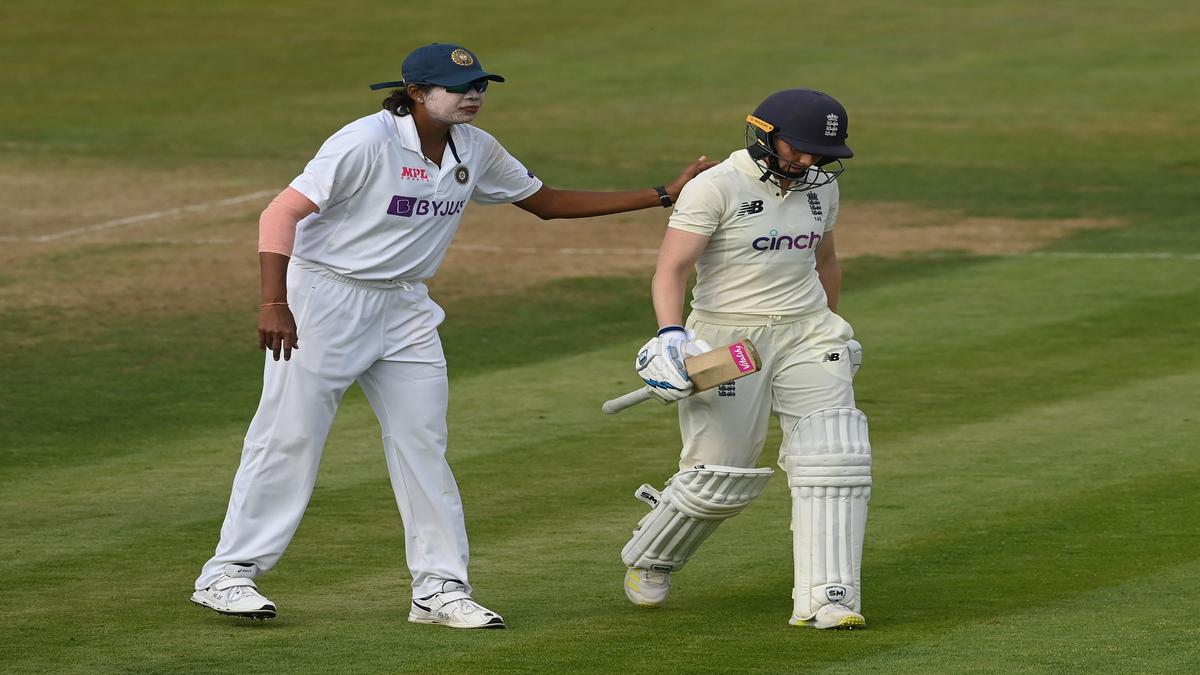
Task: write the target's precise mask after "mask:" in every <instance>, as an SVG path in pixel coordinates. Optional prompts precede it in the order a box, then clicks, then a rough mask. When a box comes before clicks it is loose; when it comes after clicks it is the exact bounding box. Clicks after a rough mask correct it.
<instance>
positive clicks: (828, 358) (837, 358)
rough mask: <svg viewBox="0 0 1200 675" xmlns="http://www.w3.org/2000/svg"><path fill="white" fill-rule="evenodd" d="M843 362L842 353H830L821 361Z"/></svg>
mask: <svg viewBox="0 0 1200 675" xmlns="http://www.w3.org/2000/svg"><path fill="white" fill-rule="evenodd" d="M841 360H842V354H841V352H829V353H828V354H826V355H825V358H823V359H821V361H841Z"/></svg>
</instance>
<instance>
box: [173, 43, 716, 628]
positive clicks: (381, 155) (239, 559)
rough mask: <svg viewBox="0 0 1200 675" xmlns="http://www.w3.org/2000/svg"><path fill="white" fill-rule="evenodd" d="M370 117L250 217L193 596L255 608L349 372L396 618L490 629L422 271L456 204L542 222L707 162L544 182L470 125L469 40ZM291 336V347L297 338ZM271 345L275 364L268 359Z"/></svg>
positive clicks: (406, 68) (654, 196)
mask: <svg viewBox="0 0 1200 675" xmlns="http://www.w3.org/2000/svg"><path fill="white" fill-rule="evenodd" d="M402 70H403V75H404V80H403V81H399V82H385V83H380V84H378V85H372V89H380V88H396V89H395V91H393V92H392V94H391V96H390V97H389V98H388V99H387V100H386V101H384V110H382V111H381V112H378V113H376V114H373V115H369V116H367V117H364V118H362V119H359V120H356V121H354V122H351V123H350V124H348V125H346V126H345V127H344V128H342V129H341V130H340V131H338V132H337V133H335V134H334V135H333V136H332V137H330V138H329V140H327V141H326V142H325V144H324V145H322V146H321V149H320V151H319V152H318V153H317V155H316V157H315V158H313V160H312V161H311V162H309V163H308V166H307V167H305V169H304V172H303V173H302V174H300V176H298V177H297V178H296V179H295V180H293V181H292V183H291V185H290V187H288V188H287V189H286V190H284V191H283V192H282V193H280V195H279V196H278V197H276V199H275V200H274V201H273V202H272V203H271V205H270V206H268V207H267V209H266V210H265V211H264V212H263V215H262V218H261V219H260V244H259V251H260V253H259V260H260V265H261V267H262V293H263V295H262V298H263V302H262V305H261V307H260V314H259V348H260V349H264V350H269V352H270V354H269V355H268V357H267V359H266V366H265V370H264V373H263V394H262V399H261V402H260V403H259V407H258V412H257V413H256V414H255V416H254V420H253V421H252V422H251V424H250V429H249V431H248V432H247V434H246V439H245V444H244V448H243V451H242V459H241V465H240V467H239V468H238V472H237V476H236V477H235V478H234V484H233V492H232V496H231V497H230V500H229V508H228V511H227V513H226V516H225V522H224V525H223V526H222V528H221V539H220V542H219V543H218V544H217V548H216V553H215V555H213V557H212V558H211V559H210V560H209V561H208V562H207V563H205V565H204V567H203V569H202V571H201V573H200V576H199V578H198V579H197V580H196V583H195V593H194V594H193V595H192V600H193V601H194V602H196V603H198V604H201V605H204V606H207V607H210V608H212V609H214V610H216V611H218V612H220V613H222V614H229V615H234V616H245V617H252V618H260V619H265V618H271V617H274V616H275V615H276V611H277V610H276V605H275V603H274V602H272V601H270V600H268V599H267V598H266V597H265V596H263V595H262V594H261V592H260V591H259V590H258V587H257V583H256V578H257V577H258V576H259V575H261V574H262V573H264V572H266V571H268V570H270V569H271V568H272V567H273V566H274V565H275V564H276V562H277V561H278V560H279V558H280V556H281V555H282V554H283V551H284V549H285V548H286V547H287V545H288V543H289V542H290V541H291V539H292V536H293V535H294V534H295V532H296V528H297V527H298V526H299V523H300V518H301V516H302V515H303V513H304V510H305V508H306V506H307V505H308V501H309V498H310V497H311V495H312V489H313V485H314V483H315V480H316V475H317V467H318V464H319V462H320V458H321V452H322V450H323V447H324V444H325V439H326V437H327V435H328V433H329V428H330V425H331V424H332V422H333V417H334V414H335V412H336V411H337V407H338V404H339V402H340V400H341V398H342V395H343V394H344V393H345V392H346V390H347V389H348V388H349V387H350V385H351V384H353V383H354V382H355V381H357V382H358V383H359V384H360V385H361V386H362V388H363V391H364V392H365V393H366V395H367V398H368V400H369V401H370V403H371V407H372V408H373V409H374V410H375V413H376V415H377V416H378V418H379V422H380V425H381V426H382V429H383V446H384V453H385V456H386V458H387V468H388V472H389V474H390V476H391V481H392V487H393V490H394V492H395V496H396V503H397V505H398V506H399V509H400V515H401V518H402V520H403V522H404V529H405V553H406V556H407V559H408V567H409V571H410V573H411V574H412V588H413V599H412V605H411V609H410V613H409V621H412V622H415V623H431V624H442V625H446V626H450V627H454V628H503V627H504V620H503V618H501V616H500V615H499V614H497V613H496V612H493V611H491V610H489V609H487V608H485V607H483V606H481V605H480V604H478V603H477V602H475V601H474V599H473V598H472V597H471V591H472V589H471V585H470V583H469V582H468V580H467V558H468V549H467V534H466V526H465V523H464V517H463V508H462V502H461V500H460V498H459V493H458V487H457V485H456V484H455V481H454V477H453V475H452V474H451V472H450V467H449V465H448V464H447V462H446V458H445V453H446V441H447V434H446V410H447V405H448V385H447V377H446V362H445V358H444V356H443V353H442V346H441V342H440V340H439V337H438V332H437V328H438V325H439V324H440V323H441V322H442V319H443V318H444V316H445V314H444V313H443V311H442V309H441V308H440V307H439V306H438V305H437V304H436V303H434V301H433V300H431V299H430V297H429V293H428V291H427V288H426V286H425V283H424V281H425V280H426V279H428V278H429V277H431V276H433V275H434V273H435V272H436V271H437V269H438V266H439V265H440V264H441V262H442V259H443V258H444V256H445V254H446V250H447V247H448V246H449V245H450V242H451V239H453V237H454V233H455V231H456V230H457V228H458V224H459V220H460V219H461V218H462V213H463V209H464V208H465V206H466V204H467V202H468V201H474V202H478V203H481V204H496V203H505V202H511V203H515V204H517V205H518V206H520V207H521V208H523V209H525V210H527V211H529V212H531V213H534V214H536V215H538V216H540V217H542V218H544V219H549V218H572V217H584V216H597V215H603V214H608V213H620V212H624V211H632V210H636V209H643V208H649V207H654V206H666V205H669V204H670V202H671V200H673V199H674V198H675V197H677V196H678V195H679V193H680V191H681V190H682V189H683V185H684V184H685V183H686V182H687V181H688V180H690V179H691V178H692V177H693V176H695V175H696V174H697V173H699V172H700V171H702V170H704V169H706V168H708V167H709V166H712V165H713V164H714V163H712V162H707V161H706V160H705V159H704V158H700V159H698V160H696V161H695V162H692V163H691V164H690V165H689V166H688V167H687V168H686V169H685V170H684V171H683V173H681V174H680V176H679V177H678V178H676V179H675V181H673V182H672V183H671V184H670V185H662V186H658V187H656V188H653V189H649V188H648V189H645V190H637V191H630V192H581V191H572V190H556V189H554V188H551V187H548V186H546V185H544V184H543V183H542V181H540V180H539V179H538V178H536V177H535V176H534V174H533V173H532V172H530V171H528V170H527V169H526V168H525V167H524V166H523V165H522V164H521V163H520V162H519V161H517V160H516V159H515V158H513V157H512V156H511V155H510V154H508V152H506V151H505V150H504V148H503V147H502V146H501V145H500V144H499V143H498V142H497V141H496V139H494V138H493V137H492V136H491V135H489V134H488V133H486V132H484V131H482V130H480V129H478V128H476V127H474V126H471V125H470V124H468V122H471V121H472V120H474V119H475V116H476V115H477V114H478V112H479V110H480V108H481V107H482V105H483V101H484V92H485V91H486V90H487V87H488V84H489V82H503V81H504V78H503V77H500V76H499V75H495V74H493V73H488V72H486V71H484V70H483V69H482V66H481V65H480V64H479V60H478V59H477V58H476V56H475V55H474V54H473V53H471V52H470V51H469V50H467V49H464V48H463V47H460V46H457V45H452V44H436V43H435V44H431V45H427V46H425V47H421V48H419V49H417V50H415V51H414V52H412V53H411V54H410V55H409V56H408V57H407V58H406V59H405V61H404V64H403V67H402ZM301 337H303V339H304V341H303V348H301V344H300V338H301ZM281 353H282V356H283V360H282V361H280V360H279V357H280V355H281Z"/></svg>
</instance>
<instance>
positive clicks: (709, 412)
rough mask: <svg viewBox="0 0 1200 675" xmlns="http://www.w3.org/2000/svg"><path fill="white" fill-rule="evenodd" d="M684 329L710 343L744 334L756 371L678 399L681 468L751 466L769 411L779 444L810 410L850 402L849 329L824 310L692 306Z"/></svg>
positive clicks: (850, 404) (759, 449)
mask: <svg viewBox="0 0 1200 675" xmlns="http://www.w3.org/2000/svg"><path fill="white" fill-rule="evenodd" d="M687 327H688V328H690V329H692V330H694V331H696V336H697V337H700V338H703V339H704V340H706V341H707V342H708V343H709V344H711V345H713V346H715V347H716V346H721V345H726V344H730V343H732V342H735V341H737V340H739V339H742V338H750V340H751V341H752V342H753V343H754V346H755V347H757V348H758V354H759V356H760V357H761V358H762V370H760V371H759V372H757V373H755V374H753V375H747V376H746V377H743V378H741V379H738V380H734V381H733V382H730V383H728V384H724V385H721V386H719V387H717V388H715V389H710V390H708V391H705V392H701V393H699V394H696V395H694V396H689V397H687V398H685V399H682V400H680V401H679V430H680V434H681V436H682V437H683V452H682V453H681V454H680V458H679V468H680V469H690V468H692V467H694V466H695V465H697V464H720V465H724V466H738V467H745V468H753V467H754V466H757V463H758V457H759V454H760V453H761V452H762V446H763V443H764V442H765V441H766V438H767V423H768V420H769V418H770V414H771V412H772V411H774V412H775V413H776V414H777V415H778V416H779V424H780V427H781V428H782V429H783V434H784V441H783V442H784V443H785V444H786V443H787V438H788V436H789V435H790V434H791V432H792V430H793V428H794V427H795V426H796V423H797V422H798V421H799V420H800V419H801V418H803V417H804V416H806V415H808V414H809V413H812V412H814V411H817V410H820V409H822V408H837V407H847V408H853V407H855V405H854V388H853V382H852V372H851V369H850V354H849V348H848V347H847V346H846V342H847V341H848V340H850V338H852V337H854V330H853V329H852V328H851V327H850V324H848V323H846V321H845V320H844V319H842V317H840V316H838V315H837V314H834V313H833V312H831V311H829V310H828V309H822V310H819V311H817V312H813V313H811V314H806V315H801V316H765V315H763V316H760V315H752V314H724V313H721V314H718V313H712V312H703V311H700V310H694V311H693V312H692V314H691V316H689V317H688V320H687ZM780 449H781V451H782V448H780Z"/></svg>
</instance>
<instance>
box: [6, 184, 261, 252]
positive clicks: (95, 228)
mask: <svg viewBox="0 0 1200 675" xmlns="http://www.w3.org/2000/svg"><path fill="white" fill-rule="evenodd" d="M275 194H276V191H275V190H262V191H260V192H251V193H250V194H245V195H239V196H237V197H230V198H228V199H219V200H217V201H215V202H205V203H203V204H191V205H189V206H180V207H178V208H174V209H165V210H163V211H154V212H151V213H143V214H141V215H138V216H129V217H128V218H119V219H117V220H110V221H108V222H106V223H96V224H95V225H84V226H83V227H75V228H72V229H70V230H63V231H61V232H55V233H54V234H43V235H40V236H37V237H24V238H18V237H4V238H3V241H14V240H16V241H56V240H59V239H65V238H67V237H71V236H74V235H78V234H85V233H91V232H100V231H102V230H111V229H114V228H118V227H124V226H126V225H135V224H137V223H144V222H146V221H150V220H158V219H159V218H167V217H172V216H180V215H184V214H188V213H199V212H204V211H211V210H213V209H218V208H221V207H223V206H232V205H234V204H240V203H242V202H249V201H254V200H256V199H263V198H265V197H270V196H273V195H275Z"/></svg>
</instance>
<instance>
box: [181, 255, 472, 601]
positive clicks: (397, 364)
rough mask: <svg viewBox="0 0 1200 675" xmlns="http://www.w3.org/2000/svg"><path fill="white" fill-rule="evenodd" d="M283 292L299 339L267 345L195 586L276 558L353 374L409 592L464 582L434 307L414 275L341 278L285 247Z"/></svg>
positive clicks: (300, 510) (303, 503) (461, 526)
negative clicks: (375, 434)
mask: <svg viewBox="0 0 1200 675" xmlns="http://www.w3.org/2000/svg"><path fill="white" fill-rule="evenodd" d="M288 301H289V304H290V305H291V307H292V311H293V313H294V315H295V318H296V325H297V333H298V335H299V349H297V350H295V351H293V352H292V358H291V360H290V361H284V360H279V361H275V360H274V359H273V358H272V355H271V353H270V352H268V353H267V358H266V368H265V370H264V372H263V393H262V400H261V401H260V403H259V406H258V412H257V413H255V415H254V420H253V421H252V422H251V423H250V429H249V431H248V432H247V433H246V440H245V445H244V447H243V450H242V461H241V465H240V466H239V467H238V470H237V475H236V477H235V478H234V480H233V493H232V495H231V496H230V498H229V509H228V511H227V512H226V514H225V522H224V524H223V525H222V526H221V540H220V543H218V544H217V549H216V554H215V555H214V556H213V557H212V559H211V560H209V561H208V562H207V563H205V564H204V569H203V571H202V572H201V574H200V577H199V578H198V579H196V588H197V589H202V588H207V587H208V586H210V585H211V584H212V583H213V582H214V581H216V579H217V578H218V577H220V576H221V574H222V571H223V568H224V566H225V565H226V564H229V563H253V564H254V565H256V566H257V568H258V571H259V572H266V571H267V570H269V569H271V568H272V567H274V566H275V563H276V562H277V561H278V560H279V557H280V556H281V555H283V551H284V549H286V548H287V545H288V543H289V542H290V541H291V540H292V537H293V536H294V535H295V533H296V528H297V527H298V526H299V525H300V518H301V516H302V515H304V510H305V508H306V507H307V506H308V501H309V498H310V497H311V496H312V490H313V485H314V483H315V482H316V478H317V467H318V465H319V464H320V461H321V452H322V450H323V449H324V446H325V439H326V437H327V436H328V435H329V428H330V425H331V424H332V423H333V417H334V414H335V413H336V412H337V407H338V403H339V402H340V401H341V399H342V395H343V394H345V392H346V390H347V389H348V388H349V387H350V385H351V384H352V383H354V382H355V381H356V380H357V381H358V383H359V384H360V385H361V386H362V389H363V391H364V392H365V393H366V395H367V399H368V400H369V401H370V403H371V407H372V408H373V409H374V410H375V414H376V416H377V417H378V418H379V424H380V425H381V426H382V427H383V449H384V455H385V456H386V458H387V468H388V474H389V475H390V476H391V480H392V490H393V491H394V492H395V495H396V504H397V506H399V508H400V516H401V519H402V520H403V523H404V533H405V555H406V557H407V559H408V569H409V571H410V572H411V574H412V579H413V581H412V586H413V595H414V597H423V596H426V595H429V594H431V593H435V592H438V591H440V590H442V589H441V586H442V582H444V581H447V580H457V581H461V582H462V583H463V584H464V585H466V586H467V592H470V585H469V584H468V583H467V557H468V551H467V532H466V524H465V522H464V519H463V508H462V501H461V499H460V498H459V493H458V486H457V484H456V483H455V482H454V476H453V475H452V474H451V472H450V466H449V464H447V462H446V457H445V454H446V410H447V406H448V402H449V385H448V381H447V378H446V359H445V356H444V355H443V353H442V345H441V341H440V339H439V338H438V333H437V327H438V325H439V324H441V322H442V319H444V318H445V313H444V312H443V311H442V309H441V308H440V307H438V305H437V304H436V303H434V302H433V300H431V299H430V298H429V292H428V289H427V288H426V287H425V285H424V284H421V283H409V282H366V281H360V280H356V279H350V278H347V277H344V276H341V275H339V274H336V273H335V272H333V271H332V270H329V269H326V268H324V267H322V266H319V265H316V264H314V263H311V262H307V261H304V260H300V259H297V258H293V259H292V261H291V264H290V265H289V267H288Z"/></svg>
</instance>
